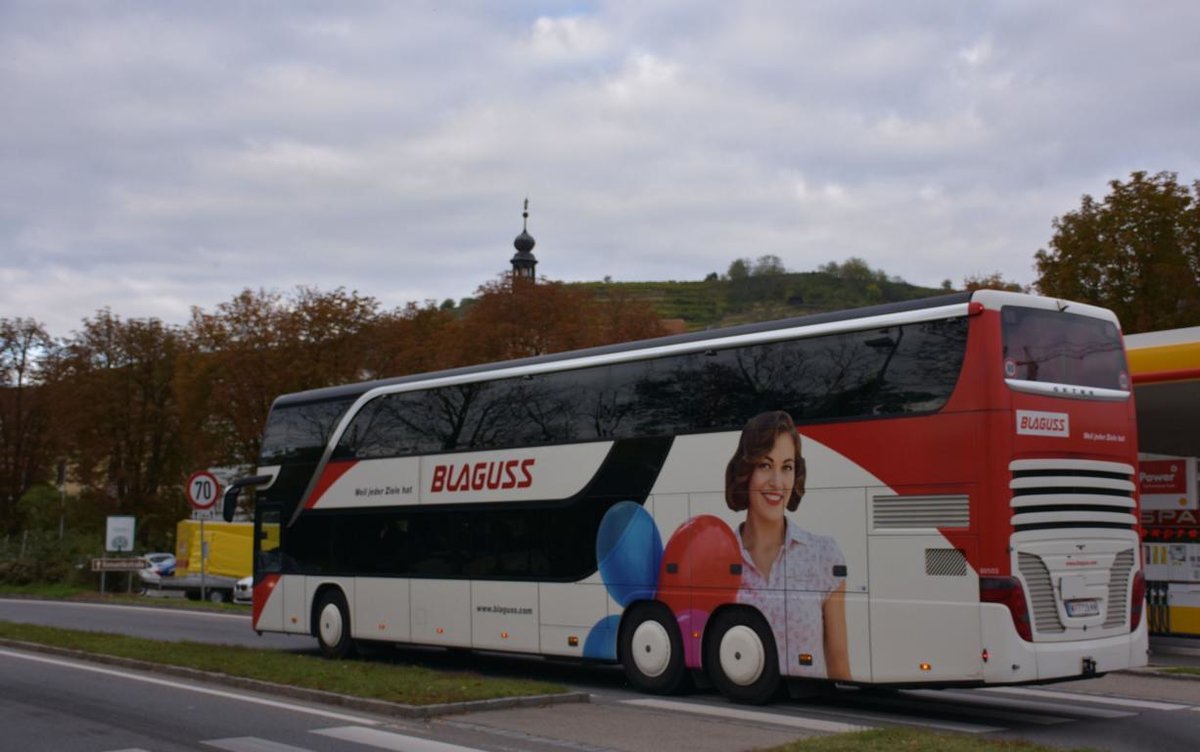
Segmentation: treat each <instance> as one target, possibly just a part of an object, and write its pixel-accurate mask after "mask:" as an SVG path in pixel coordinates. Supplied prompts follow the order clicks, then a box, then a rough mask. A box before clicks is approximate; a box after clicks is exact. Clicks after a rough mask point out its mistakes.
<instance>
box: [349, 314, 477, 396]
mask: <svg viewBox="0 0 1200 752" xmlns="http://www.w3.org/2000/svg"><path fill="white" fill-rule="evenodd" d="M460 330H461V326H460V324H459V317H458V315H457V314H455V312H454V311H453V310H452V309H450V308H447V307H446V306H445V305H442V306H435V305H433V304H432V303H427V304H425V305H419V304H417V303H409V304H407V305H406V306H404V307H403V308H401V309H399V310H396V311H391V312H388V313H383V314H380V315H379V316H378V317H376V320H375V321H374V323H373V324H372V325H371V326H370V327H369V329H368V330H367V331H366V332H364V336H363V340H362V341H363V348H362V367H363V376H364V377H365V378H388V377H390V376H404V375H407V374H410V373H427V372H429V371H437V370H441V369H443V368H453V367H454V366H458V365H463V363H464V360H465V358H464V356H463V355H462V348H461V347H460V346H459V345H458V337H459V331H460Z"/></svg>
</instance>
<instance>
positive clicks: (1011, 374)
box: [1003, 306, 1129, 391]
mask: <svg viewBox="0 0 1200 752" xmlns="http://www.w3.org/2000/svg"><path fill="white" fill-rule="evenodd" d="M1003 337H1004V375H1005V377H1006V378H1009V379H1020V380H1024V381H1038V382H1043V383H1050V384H1067V385H1071V386H1083V387H1095V388H1099V389H1118V390H1123V391H1127V390H1128V389H1129V374H1128V371H1127V369H1126V366H1125V353H1124V349H1123V348H1122V345H1121V333H1120V331H1119V330H1118V329H1117V327H1116V325H1115V324H1113V323H1112V322H1111V321H1105V320H1103V319H1097V318H1092V317H1090V316H1081V315H1079V314H1074V313H1066V312H1063V311H1054V310H1047V309H1043V308H1023V307H1018V306H1005V308H1004V312H1003Z"/></svg>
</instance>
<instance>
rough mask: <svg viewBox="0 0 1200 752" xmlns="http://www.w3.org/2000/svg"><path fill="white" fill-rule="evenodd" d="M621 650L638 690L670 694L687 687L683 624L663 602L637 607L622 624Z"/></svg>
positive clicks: (643, 604) (623, 661)
mask: <svg viewBox="0 0 1200 752" xmlns="http://www.w3.org/2000/svg"><path fill="white" fill-rule="evenodd" d="M617 651H618V653H617V654H618V658H619V659H620V661H621V665H622V666H623V667H624V668H625V676H626V677H627V678H628V679H629V683H630V684H632V685H633V686H634V687H636V688H637V689H639V690H641V691H643V692H651V693H654V694H659V695H669V694H674V693H675V692H678V691H679V690H680V689H681V688H682V687H683V682H684V678H685V677H686V676H687V669H686V667H685V666H684V662H683V640H682V638H680V636H679V624H678V622H676V621H675V615H674V614H672V613H671V611H670V609H668V608H667V607H666V606H664V605H662V604H661V603H642V604H639V605H637V606H634V608H633V610H632V612H631V613H629V614H627V615H626V617H625V619H623V620H622V622H621V633H620V639H619V642H618V645H617Z"/></svg>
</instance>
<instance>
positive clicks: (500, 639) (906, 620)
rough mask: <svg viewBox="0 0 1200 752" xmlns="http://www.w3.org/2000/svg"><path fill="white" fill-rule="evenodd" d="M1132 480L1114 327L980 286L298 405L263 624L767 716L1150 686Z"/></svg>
mask: <svg viewBox="0 0 1200 752" xmlns="http://www.w3.org/2000/svg"><path fill="white" fill-rule="evenodd" d="M1136 466H1137V436H1136V426H1135V422H1134V405H1133V397H1132V390H1131V385H1130V379H1129V373H1128V368H1127V365H1126V360H1125V353H1124V350H1123V345H1122V337H1121V332H1120V329H1119V325H1118V322H1117V320H1116V318H1115V317H1114V316H1113V314H1112V313H1110V312H1108V311H1106V310H1103V309H1099V308H1095V307H1091V306H1087V305H1082V304H1079V303H1069V302H1065V301H1059V300H1051V299H1046V298H1039V297H1034V296H1029V295H1021V294H1014V293H1003V292H996V291H989V290H983V291H977V292H974V293H964V294H958V295H950V296H946V297H939V298H933V299H928V300H921V301H913V302H907V303H902V304H894V305H884V306H877V307H871V308H863V309H856V310H851V311H844V312H838V313H829V314H820V315H814V316H807V317H803V318H796V319H789V320H784V321H776V322H771V323H764V324H754V325H748V326H741V327H736V328H730V329H722V330H714V331H705V332H697V333H691V334H685V335H679V336H672V337H666V338H661V339H654V340H647V341H642V342H634V343H628V344H621V345H614V346H609V347H601V348H595V349H589V350H583V351H578V352H570V353H562V354H556V355H548V356H542V357H535V358H528V359H523V360H516V361H511V362H505V363H497V364H489V365H484V366H477V367H469V368H461V369H455V370H450V371H442V372H438V373H430V374H424V375H418V376H406V377H402V378H395V379H389V380H382V381H373V382H368V383H362V384H354V385H349V386H342V387H333V388H328V389H319V390H314V391H308V392H303V393H298V394H289V395H285V396H281V397H279V398H278V399H277V400H276V401H275V403H274V405H273V406H272V408H271V413H270V417H269V418H268V420H267V425H266V430H265V435H264V437H263V442H262V452H261V458H260V466H259V468H258V474H257V475H256V476H255V477H253V478H246V479H243V481H240V482H239V485H240V486H247V485H252V486H255V487H256V504H255V518H256V521H255V524H256V526H257V527H258V528H259V530H258V534H257V535H256V541H257V544H256V545H257V551H256V556H255V585H254V628H255V629H256V630H258V631H260V632H262V631H277V632H291V633H299V634H312V635H315V636H316V638H317V640H318V641H319V644H320V647H321V649H322V651H323V652H324V653H326V654H327V655H329V656H336V657H340V656H344V655H346V654H348V653H349V652H350V651H351V650H352V649H353V647H354V643H355V642H356V641H387V642H398V643H415V644H422V645H444V646H454V647H463V648H477V649H487V650H507V651H514V652H521V653H531V654H541V655H553V656H570V657H576V658H579V659H598V660H606V661H618V662H620V663H621V664H622V665H623V666H624V669H625V671H626V674H627V675H628V677H629V680H630V682H631V683H632V684H634V685H635V686H637V687H639V688H641V689H643V690H646V691H652V692H664V693H665V692H671V691H674V690H675V689H677V688H679V687H680V686H681V685H682V684H683V683H684V682H685V681H687V680H688V679H690V678H692V676H693V675H694V674H695V673H696V672H703V673H704V674H706V675H707V676H708V677H709V678H710V679H711V681H712V682H713V683H714V684H715V685H716V686H717V687H718V688H719V689H720V690H721V691H722V692H723V693H725V694H726V695H728V696H729V697H731V698H732V699H734V700H737V701H741V702H762V701H765V700H766V699H768V698H769V697H771V696H772V694H773V693H774V692H775V690H776V689H777V687H778V686H779V683H780V681H781V680H783V679H784V678H796V679H814V680H825V681H838V682H845V683H851V684H862V685H891V686H914V685H923V686H951V685H958V686H975V685H994V684H1014V683H1032V682H1050V681H1056V680H1063V679H1072V678H1078V677H1085V676H1090V675H1095V674H1099V673H1104V672H1106V671H1111V670H1116V669H1124V668H1128V667H1131V666H1139V665H1144V664H1145V662H1146V651H1147V627H1146V623H1145V620H1144V619H1143V618H1142V612H1143V600H1144V581H1143V578H1142V571H1141V563H1140V556H1139V542H1138V514H1137V504H1138V499H1137V494H1136V491H1135V478H1134V476H1135V473H1136ZM236 493H237V489H236V488H235V489H233V490H232V491H231V493H230V495H229V496H228V497H227V503H226V508H227V510H230V511H231V502H232V501H233V500H234V499H235V498H236Z"/></svg>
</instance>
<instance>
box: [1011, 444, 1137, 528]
mask: <svg viewBox="0 0 1200 752" xmlns="http://www.w3.org/2000/svg"><path fill="white" fill-rule="evenodd" d="M1008 469H1009V471H1010V472H1011V473H1012V479H1011V480H1010V481H1009V484H1008V487H1009V490H1010V491H1011V492H1012V499H1011V502H1010V503H1011V507H1012V524H1013V530H1014V531H1017V532H1019V531H1022V530H1065V529H1093V530H1094V529H1097V528H1104V529H1116V530H1136V529H1137V516H1136V514H1135V509H1136V504H1135V502H1134V499H1133V491H1134V468H1133V466H1132V465H1127V464H1124V463H1121V462H1100V461H1097V460H1071V459H1038V460H1015V461H1014V462H1012V463H1010V464H1009V466H1008Z"/></svg>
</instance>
